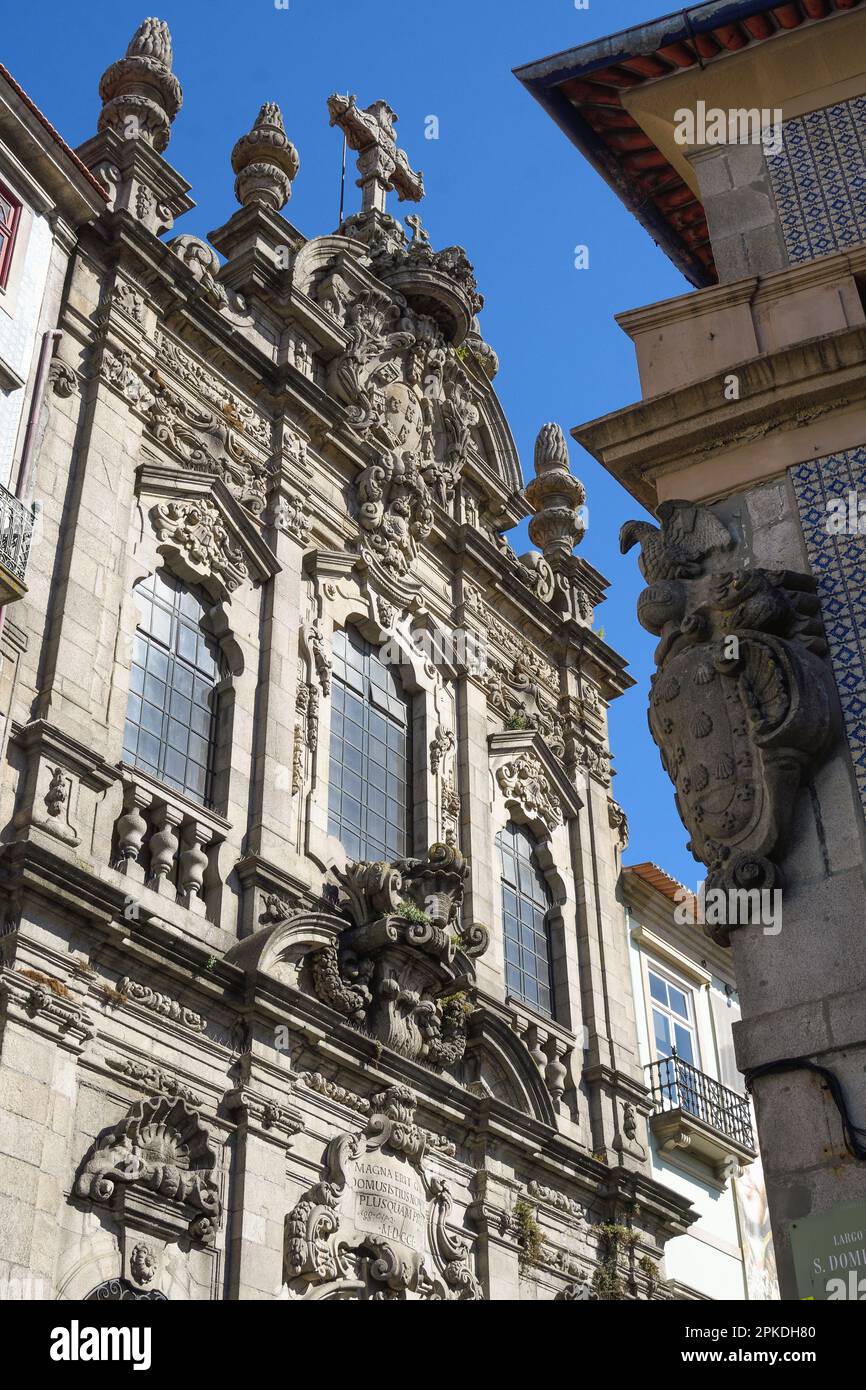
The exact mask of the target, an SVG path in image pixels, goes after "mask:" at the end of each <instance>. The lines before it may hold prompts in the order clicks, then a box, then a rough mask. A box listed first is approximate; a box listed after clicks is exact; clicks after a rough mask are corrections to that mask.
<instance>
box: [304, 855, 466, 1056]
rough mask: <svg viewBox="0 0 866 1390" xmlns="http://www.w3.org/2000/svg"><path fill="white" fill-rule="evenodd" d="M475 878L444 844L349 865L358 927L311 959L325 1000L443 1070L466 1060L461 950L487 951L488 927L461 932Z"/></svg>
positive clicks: (347, 883)
mask: <svg viewBox="0 0 866 1390" xmlns="http://www.w3.org/2000/svg"><path fill="white" fill-rule="evenodd" d="M468 872H469V866H468V864H467V863H466V860H465V859H464V858H463V856H462V855H461V854H460V852H459V851H458V850H457V849H455V848H454V846H452V845H445V844H437V845H433V846H432V848H431V849H430V850H429V852H428V854H427V857H426V858H425V859H404V860H400V861H398V862H397V863H396V864H384V863H372V864H368V863H350V864H349V865H348V866H347V868H346V872H345V874H344V875H343V876H342V877H343V886H344V889H345V893H346V898H347V906H348V911H349V914H350V916H351V917H352V921H353V925H352V926H348V927H346V928H345V930H344V931H343V932H342V933H341V934H340V937H339V940H338V941H336V942H334V943H332V944H329V945H326V946H324V947H320V948H319V949H317V950H316V951H314V952H312V953H311V956H310V971H311V977H312V981H313V988H314V989H315V991H316V994H317V995H318V997H319V998H320V999H321V1000H322V1002H323V1003H325V1004H328V1005H329V1007H330V1008H332V1009H335V1010H336V1011H337V1012H338V1013H340V1014H342V1015H343V1016H344V1017H345V1018H348V1019H349V1021H350V1022H352V1023H353V1024H354V1025H355V1026H356V1027H358V1028H361V1029H362V1030H363V1031H364V1032H366V1033H368V1034H370V1036H372V1037H374V1038H376V1039H378V1040H379V1041H381V1042H383V1043H387V1044H388V1045H389V1046H390V1047H393V1048H394V1049H395V1050H397V1051H399V1052H402V1053H404V1054H405V1055H407V1056H410V1057H415V1058H419V1059H422V1060H424V1061H426V1062H428V1063H429V1064H430V1065H431V1066H435V1067H445V1066H452V1065H454V1064H455V1063H456V1062H459V1061H460V1059H461V1057H462V1056H463V1052H464V1050H465V1046H466V1022H467V1018H468V1016H469V1015H470V1014H471V1012H472V1006H471V1004H470V1003H469V1000H468V997H467V994H466V990H465V986H466V983H467V981H466V974H465V970H461V969H460V968H458V966H457V962H456V959H455V956H456V950H457V947H458V945H459V946H460V947H461V948H464V947H465V951H464V955H465V956H469V957H470V958H471V957H472V956H477V955H480V954H481V952H482V951H483V950H484V948H485V947H486V945H487V934H486V932H485V930H484V929H483V928H481V927H478V926H472V927H469V928H468V929H466V930H465V931H461V930H460V928H459V909H460V903H461V901H462V898H463V889H464V884H465V882H466V878H467V876H468Z"/></svg>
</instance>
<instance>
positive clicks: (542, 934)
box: [496, 821, 554, 1018]
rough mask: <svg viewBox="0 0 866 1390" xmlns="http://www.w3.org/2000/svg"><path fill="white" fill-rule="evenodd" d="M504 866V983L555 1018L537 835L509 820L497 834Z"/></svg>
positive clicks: (546, 904) (547, 903) (546, 895)
mask: <svg viewBox="0 0 866 1390" xmlns="http://www.w3.org/2000/svg"><path fill="white" fill-rule="evenodd" d="M496 843H497V845H498V847H499V863H500V868H501V870H502V920H503V924H504V930H505V984H506V988H507V991H508V993H509V994H511V995H513V996H514V997H515V998H516V999H522V1000H523V1001H524V1002H525V1003H527V1004H530V1005H531V1006H532V1007H533V1008H534V1009H537V1010H538V1011H539V1013H543V1014H547V1016H548V1017H549V1018H553V1016H554V1010H553V981H552V976H551V969H550V930H549V926H548V921H547V914H548V912H549V910H550V905H551V904H550V893H549V891H548V888H547V884H546V882H545V880H544V877H543V875H542V873H541V870H540V869H539V868H538V865H537V863H536V859H535V841H534V840H533V838H532V836H531V835H530V833H529V831H528V830H526V829H525V828H524V827H523V826H522V825H515V824H514V822H513V821H509V822H508V824H507V825H506V827H505V829H504V830H501V831H500V832H499V834H498V835H497V837H496Z"/></svg>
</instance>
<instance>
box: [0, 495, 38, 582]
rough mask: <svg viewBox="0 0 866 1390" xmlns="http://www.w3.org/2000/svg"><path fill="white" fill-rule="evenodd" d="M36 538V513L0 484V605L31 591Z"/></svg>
mask: <svg viewBox="0 0 866 1390" xmlns="http://www.w3.org/2000/svg"><path fill="white" fill-rule="evenodd" d="M32 539H33V512H32V510H31V509H30V507H28V506H26V505H25V503H23V502H21V501H20V500H19V499H18V498H17V497H13V495H12V493H11V492H7V490H6V488H5V487H3V486H2V484H0V605H2V604H7V603H14V602H15V600H16V599H19V598H22V597H23V596H24V594H25V593H26V592H27V585H26V584H25V582H24V580H25V577H26V574H27V561H28V559H29V558H30V542H31V540H32Z"/></svg>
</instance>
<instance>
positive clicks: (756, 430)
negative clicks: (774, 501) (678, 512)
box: [572, 325, 866, 511]
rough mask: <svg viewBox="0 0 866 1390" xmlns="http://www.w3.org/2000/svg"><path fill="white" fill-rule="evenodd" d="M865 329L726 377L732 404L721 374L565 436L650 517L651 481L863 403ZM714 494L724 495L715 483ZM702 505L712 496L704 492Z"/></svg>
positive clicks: (784, 352) (816, 341)
mask: <svg viewBox="0 0 866 1390" xmlns="http://www.w3.org/2000/svg"><path fill="white" fill-rule="evenodd" d="M864 362H866V327H864V326H862V325H858V326H856V327H854V328H846V329H843V330H841V331H839V332H838V333H830V334H827V335H826V336H824V337H820V338H812V339H810V340H808V341H807V342H804V343H796V344H794V345H793V346H792V347H786V348H783V349H781V350H779V351H777V352H772V353H765V354H763V355H762V356H760V357H753V358H751V359H749V360H748V361H746V362H742V363H739V364H734V365H732V366H731V368H730V369H729V370H730V371H731V372H732V373H734V374H735V375H736V376H737V377H738V378H739V392H740V395H739V399H738V400H726V399H725V394H724V389H723V385H724V377H725V373H722V372H716V373H714V374H713V376H711V377H707V378H705V379H704V380H702V381H698V382H694V383H692V384H691V385H688V386H685V387H683V388H682V389H680V390H678V391H670V392H667V393H666V394H665V395H662V396H654V397H652V398H651V399H649V400H646V401H641V402H638V403H637V404H636V405H631V406H627V407H626V408H625V409H623V410H618V411H613V412H612V413H611V414H610V415H605V416H602V417H601V418H599V419H597V420H592V421H589V422H588V423H587V424H585V425H577V426H576V427H575V428H574V429H573V430H572V435H573V436H574V438H575V439H576V440H578V442H579V443H580V444H582V445H583V446H584V448H585V449H588V450H589V452H590V453H591V454H592V455H593V457H594V458H596V459H597V460H598V461H599V463H601V464H602V465H603V466H604V467H605V468H606V469H607V470H608V472H609V473H612V474H613V476H614V477H615V478H616V479H617V480H618V481H619V482H621V483H622V485H623V486H624V487H625V488H627V489H628V491H629V492H630V493H631V494H632V496H633V497H635V498H636V499H637V500H638V501H639V502H641V503H642V504H643V505H644V506H645V507H647V508H648V509H649V510H650V511H653V510H654V508H655V505H656V502H657V490H656V486H655V482H656V479H658V478H659V477H660V476H661V475H663V474H665V473H667V472H671V471H677V472H679V471H681V470H683V469H685V468H688V467H690V466H692V467H694V466H699V465H706V466H709V465H714V464H715V463H717V461H718V459H719V456H720V455H721V454H722V453H723V452H724V451H726V450H730V449H733V448H736V447H737V446H738V445H742V444H746V443H750V442H753V441H756V440H760V439H763V438H765V437H766V436H767V435H770V434H772V433H774V432H776V431H786V430H797V429H799V428H801V427H802V426H804V425H806V424H808V423H809V422H810V421H811V420H814V419H817V418H820V417H821V416H823V415H826V414H829V413H831V412H838V411H840V410H842V409H844V408H845V407H846V406H852V405H855V404H859V403H862V402H864V401H866V367H864ZM719 488H720V490H721V491H724V492H727V491H729V488H728V487H727V486H726V485H725V482H724V480H723V479H722V478H721V477H719ZM703 496H704V497H705V498H710V497H712V496H713V488H712V484H709V485H708V487H707V489H706V492H705V493H704V494H703Z"/></svg>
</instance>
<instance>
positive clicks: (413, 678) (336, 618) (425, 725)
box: [303, 582, 456, 871]
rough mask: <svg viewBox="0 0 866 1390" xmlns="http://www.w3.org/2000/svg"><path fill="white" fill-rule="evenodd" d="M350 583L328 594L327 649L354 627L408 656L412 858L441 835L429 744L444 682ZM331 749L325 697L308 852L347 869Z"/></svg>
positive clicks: (404, 669) (404, 672)
mask: <svg viewBox="0 0 866 1390" xmlns="http://www.w3.org/2000/svg"><path fill="white" fill-rule="evenodd" d="M329 587H330V586H329ZM347 587H348V586H346V585H343V584H341V585H340V586H339V587H338V588H337V589H335V590H332V594H333V596H328V595H325V597H324V599H323V602H322V610H321V613H320V614H319V618H318V621H319V625H320V628H321V632H322V637H323V640H324V649H325V652H326V654H327V656H328V659H330V654H331V650H332V643H333V634H334V632H335V631H336V630H338V629H341V628H345V627H347V626H353V627H355V628H357V630H358V631H359V632H360V634H361V636H362V637H364V638H366V640H367V641H368V642H372V643H373V645H374V646H378V647H380V648H381V647H382V646H384V645H385V643H386V642H391V643H394V644H395V645H396V646H398V647H399V648H400V650H401V652H402V653H403V655H404V656H405V661H401V663H400V668H399V670H400V679H401V682H402V684H403V689H404V691H405V692H406V694H407V695H408V696H409V699H410V717H411V728H412V790H413V805H412V818H411V823H410V834H409V840H408V856H407V857H412V856H419V855H423V854H424V853H425V852H426V850H427V849H428V847H429V846H430V845H431V844H434V843H435V842H436V841H437V840H438V839H439V838H440V834H439V828H438V810H437V803H436V785H435V783H436V779H435V777H434V776H433V775H432V774H431V772H430V763H429V756H430V755H429V747H430V742H431V739H432V738H433V736H434V732H435V730H436V727H437V724H438V723H439V722H440V720H441V713H440V711H439V709H438V708H437V693H438V690H439V687H440V685H441V683H442V682H441V681H440V680H439V679H438V678H437V675H436V671H435V669H433V668H431V667H430V665H429V664H428V663H427V662H426V660H425V658H424V656H423V655H419V653H418V652H417V651H416V650H414V649H413V647H412V645H411V644H410V643H409V642H408V641H406V639H405V637H404V636H403V634H401V633H400V632H397V631H393V630H392V631H385V630H383V628H382V626H381V625H380V624H379V623H378V622H377V621H376V620H375V619H374V618H373V617H372V616H371V604H370V601H369V598H368V597H367V596H366V595H363V594H362V593H361V590H360V586H358V585H356V584H355V583H354V582H352V584H351V589H353V590H354V592H349V593H346V592H344V590H345V588H347ZM445 675H446V676H447V675H450V676H452V677H453V678H455V679H456V672H450V671H448V670H447V669H446V672H445ZM310 678H311V679H315V674H314V673H313V672H311V673H310ZM455 737H456V733H455ZM330 749H331V700H330V697H328V698H323V699H322V701H321V706H320V716H319V736H318V744H317V749H316V754H315V757H314V759H313V767H312V770H311V786H310V790H309V791H308V794H307V799H306V807H305V833H304V835H303V845H304V850H303V852H304V853H305V854H306V855H307V856H309V857H310V858H311V859H312V860H313V861H314V863H316V864H318V865H319V867H320V868H321V869H323V870H325V871H328V870H330V869H332V868H336V869H339V870H342V869H344V868H345V865H346V863H347V860H348V856H347V855H346V851H345V849H344V848H343V846H342V844H341V842H340V841H339V840H338V839H336V837H335V836H333V835H330V834H329V833H328V791H329V785H330V779H329V771H330Z"/></svg>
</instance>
